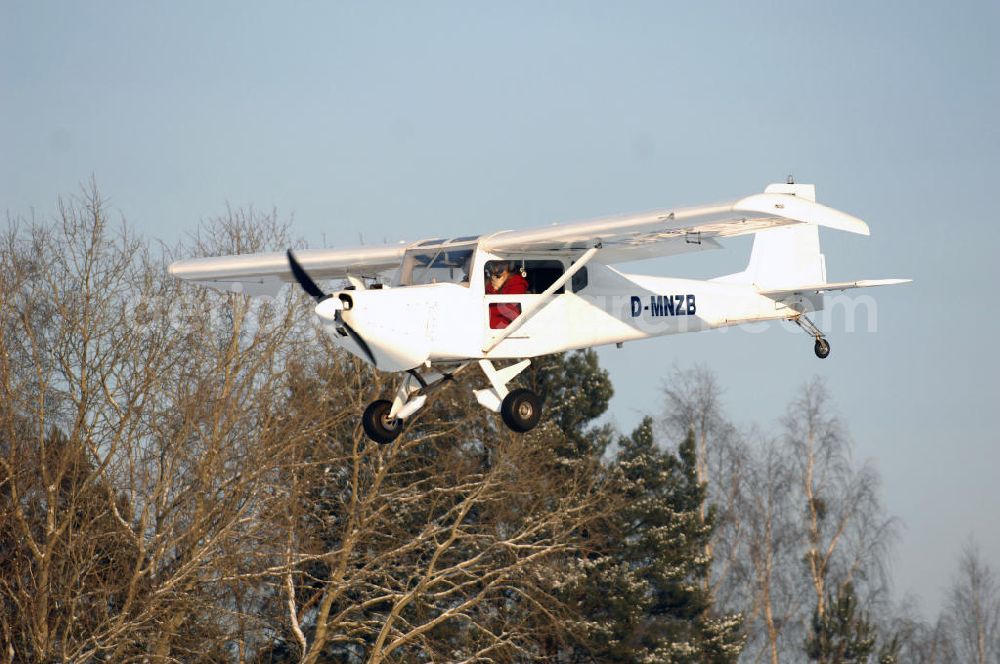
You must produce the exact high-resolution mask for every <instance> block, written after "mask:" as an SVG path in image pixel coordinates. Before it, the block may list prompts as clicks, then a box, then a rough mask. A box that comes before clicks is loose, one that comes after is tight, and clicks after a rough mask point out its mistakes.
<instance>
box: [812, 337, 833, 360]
mask: <svg viewBox="0 0 1000 664" xmlns="http://www.w3.org/2000/svg"><path fill="white" fill-rule="evenodd" d="M813 351H814V352H815V353H816V357H818V358H819V359H821V360H823V359H826V356H827V355H829V354H830V342H829V341H827V340H826V339H816V345H815V346H813Z"/></svg>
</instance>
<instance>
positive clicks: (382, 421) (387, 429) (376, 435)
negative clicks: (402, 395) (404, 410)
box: [361, 399, 403, 445]
mask: <svg viewBox="0 0 1000 664" xmlns="http://www.w3.org/2000/svg"><path fill="white" fill-rule="evenodd" d="M391 408H392V402H390V401H386V400H385V399H379V400H378V401H373V402H371V404H369V405H368V407H367V408H365V413H364V415H362V416H361V425H362V426H363V427H364V428H365V434H366V435H367V436H368V437H369V438H371V439H372V440H374V441H375V442H376V443H378V444H379V445H387V444H389V443H391V442H392V441H394V440H396V438H398V437H399V434H401V433H402V432H403V420H401V419H398V418H392V419H389V409H391Z"/></svg>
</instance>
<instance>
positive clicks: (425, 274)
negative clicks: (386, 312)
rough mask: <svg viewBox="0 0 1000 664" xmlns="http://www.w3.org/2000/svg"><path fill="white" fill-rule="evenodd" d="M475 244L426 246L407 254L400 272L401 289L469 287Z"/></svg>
mask: <svg viewBox="0 0 1000 664" xmlns="http://www.w3.org/2000/svg"><path fill="white" fill-rule="evenodd" d="M474 251H475V245H471V246H470V245H465V246H461V245H459V246H454V245H445V246H436V247H424V246H423V243H422V244H421V246H418V247H417V248H415V249H411V250H410V251H408V252H406V255H405V256H404V257H403V266H402V270H401V272H400V280H399V281H400V285H401V286H415V285H417V284H435V283H442V282H448V283H454V284H461V285H463V286H468V285H469V270H470V269H471V267H472V254H473V252H474Z"/></svg>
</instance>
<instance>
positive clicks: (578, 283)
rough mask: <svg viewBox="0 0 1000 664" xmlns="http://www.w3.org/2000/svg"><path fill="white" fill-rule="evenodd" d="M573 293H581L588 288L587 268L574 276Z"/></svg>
mask: <svg viewBox="0 0 1000 664" xmlns="http://www.w3.org/2000/svg"><path fill="white" fill-rule="evenodd" d="M571 281H572V283H573V292H574V293H579V292H580V291H582V290H583V289H584V288H586V287H587V268H586V267H581V268H580V271H579V272H577V273H576V274H574V275H573V279H572V280H571Z"/></svg>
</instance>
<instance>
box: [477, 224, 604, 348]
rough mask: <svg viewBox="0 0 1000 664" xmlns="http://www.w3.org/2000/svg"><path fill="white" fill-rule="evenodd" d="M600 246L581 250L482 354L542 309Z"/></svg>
mask: <svg viewBox="0 0 1000 664" xmlns="http://www.w3.org/2000/svg"><path fill="white" fill-rule="evenodd" d="M600 248H601V245H600V243H598V244H597V245H596V246H593V247H591V248H590V249H588V250H587V251H585V252H583V255H582V256H580V258H578V259H577V260H576V262H575V263H573V264H572V265H570V266H569V269H568V270H566V272H564V273H563V275H562V276H561V277H559V278H558V279H556V280H555V281H553V282H552V285H551V286H549V287H548V288H546V289H545V290H544V291H542V292H541V294H540V295H539V297H538V299H537V300H535V301H534V302H532V303H531V304H529V305H525V307H524V311H522V312H521V315H520V316H518V317H517V318H515V319H514V320H513V321H512V322H511V324H510V325H508V326H507V327H505V328H504V329H503V330H502V331H501V332H500V334H498V335H497V336H495V337H494V338H493V339H492V340H491V341H490V342H489V343H488V344H486V345H485V346H483V354H484V355H488V354H489V352H490V351H491V350H493V349H494V348H496V347H497V345H498V344H499V343H500V342H501V341H503V340H504V339H506V338H507V337H509V336H510V335H512V334H513V333H514V332H517V331H518V330H519V329H520V328H521V326H522V325H524V324H525V323H526V322H528V319H529V318H531V317H532V316H534V315H535V314H536V313H538V312H539V311H540V310H541V309H542V307H544V306H545V305H546V304H548V303H549V300H551V299H552V295H553V294H554V293H555V292H556V291H557V290H559V289H560V288H562V287H563V286H565V285H566V282H567V281H569V280H570V279H572V278H573V275H575V274H576V273H577V272H579V271H580V268H582V267H583V266H584V265H586V264H587V262H588V261H589V260H590V259H591V258H593V257H594V254H596V253H597V250H598V249H600Z"/></svg>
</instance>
